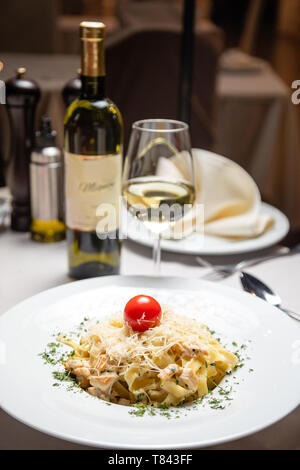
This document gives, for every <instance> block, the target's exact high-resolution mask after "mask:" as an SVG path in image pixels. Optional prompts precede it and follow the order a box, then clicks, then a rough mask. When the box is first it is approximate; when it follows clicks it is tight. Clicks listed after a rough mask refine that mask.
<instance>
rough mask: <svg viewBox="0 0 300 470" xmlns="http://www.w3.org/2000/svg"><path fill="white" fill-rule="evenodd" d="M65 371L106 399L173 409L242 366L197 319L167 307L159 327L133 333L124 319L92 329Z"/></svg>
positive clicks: (77, 345)
mask: <svg viewBox="0 0 300 470" xmlns="http://www.w3.org/2000/svg"><path fill="white" fill-rule="evenodd" d="M58 340H59V341H61V342H62V343H65V344H67V345H69V346H70V347H72V348H73V350H74V352H73V356H72V357H71V358H70V359H68V360H67V361H66V362H65V363H64V366H65V368H66V370H67V371H69V373H70V374H72V375H73V376H74V377H75V378H76V380H77V382H78V383H79V385H80V386H81V387H82V388H84V389H86V390H87V392H88V393H90V394H91V395H94V396H96V397H98V398H101V399H103V400H106V401H109V402H112V403H118V404H122V405H130V404H135V403H144V404H154V405H155V404H158V403H160V404H163V405H165V406H175V405H178V404H183V403H186V402H191V401H194V400H196V399H198V398H200V397H202V396H204V395H206V394H207V393H208V392H209V390H212V389H213V388H214V387H216V386H217V385H218V384H219V383H220V381H221V380H222V378H223V377H224V376H225V375H226V373H228V372H230V371H232V370H233V369H234V368H235V367H236V366H237V364H238V358H237V357H236V356H235V355H234V354H233V353H231V352H229V351H227V350H226V349H224V348H223V347H222V345H221V344H220V343H219V342H218V341H217V340H216V339H215V338H214V337H213V336H212V335H211V333H210V332H209V330H208V329H207V328H206V327H205V326H204V325H201V324H200V323H199V322H197V321H196V320H193V319H190V318H187V317H184V316H180V315H176V314H174V313H173V312H172V310H171V309H170V308H168V307H165V308H163V311H162V318H161V322H160V325H159V326H157V327H155V328H150V329H148V330H147V331H145V332H142V333H140V332H136V331H133V330H132V329H131V328H130V327H129V326H128V324H126V323H125V322H124V320H123V317H122V314H118V315H115V316H113V317H111V318H110V319H109V320H108V321H104V322H101V323H97V324H95V325H93V326H91V327H90V329H89V331H88V333H87V334H86V335H84V336H82V337H81V339H80V342H79V343H76V342H74V341H73V340H69V339H68V338H67V337H65V336H60V337H59V338H58Z"/></svg>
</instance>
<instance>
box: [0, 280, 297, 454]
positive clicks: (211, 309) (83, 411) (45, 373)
mask: <svg viewBox="0 0 300 470" xmlns="http://www.w3.org/2000/svg"><path fill="white" fill-rule="evenodd" d="M141 292H142V293H149V294H151V295H155V296H156V297H157V298H158V300H159V301H160V302H166V303H168V304H170V305H171V306H173V308H174V310H175V311H176V312H178V313H185V314H186V315H190V316H193V317H195V318H198V319H199V320H200V321H203V322H205V323H206V324H207V325H208V326H209V327H210V328H212V329H214V330H216V332H217V333H218V335H219V333H220V335H221V338H223V341H225V343H227V345H229V344H230V345H231V344H232V342H233V341H235V342H237V343H238V344H242V343H243V344H244V343H246V344H248V350H247V353H246V354H247V355H249V356H251V359H249V360H247V361H246V363H245V366H244V367H243V368H240V369H238V370H237V371H236V372H235V374H234V376H228V379H229V383H228V384H227V385H228V386H230V385H231V384H234V383H237V382H238V383H239V385H233V386H234V389H233V392H232V398H233V400H232V401H231V402H230V403H231V406H228V407H227V408H226V409H224V410H213V409H211V407H210V406H208V405H207V403H206V404H204V405H203V404H202V405H199V406H197V407H196V408H195V409H191V410H189V411H188V412H187V413H185V412H182V411H180V416H179V418H177V419H167V418H166V417H164V416H144V417H142V418H141V417H136V416H132V415H130V414H129V411H130V410H132V408H130V407H124V406H120V405H110V406H108V405H107V404H105V402H103V401H101V400H98V399H96V398H94V397H91V396H89V395H88V394H87V393H85V392H82V393H74V392H71V391H67V389H66V388H64V387H62V388H57V387H53V378H52V366H50V365H48V364H46V365H45V364H44V363H43V361H42V359H41V357H40V356H39V355H38V354H39V353H40V352H41V351H43V350H44V347H45V345H46V344H47V343H49V341H53V333H55V332H56V333H57V332H58V330H60V331H69V330H70V328H72V327H73V326H74V325H75V324H79V323H80V322H81V321H82V320H83V318H84V317H85V316H87V315H88V316H89V317H90V318H91V317H95V318H98V319H102V318H104V317H106V316H107V315H109V314H111V313H112V312H114V311H116V310H119V309H120V308H122V307H123V306H124V303H125V302H126V300H128V298H130V297H131V296H132V295H135V294H137V293H141ZM299 339H300V328H299V325H298V323H297V322H295V321H293V320H291V319H289V318H288V317H287V316H285V315H284V314H283V313H281V312H280V311H279V310H277V309H275V308H273V307H271V306H270V305H268V304H267V303H265V302H263V301H261V300H258V299H256V298H254V297H253V296H251V295H249V294H246V293H243V292H242V291H238V290H233V289H230V288H227V287H225V286H221V285H216V284H210V283H208V282H203V281H196V280H187V279H180V278H151V277H131V276H128V277H126V276H125V277H122V276H116V277H106V278H94V279H90V280H85V281H79V282H74V283H70V284H68V285H63V286H61V287H57V288H55V289H51V290H48V291H45V292H43V293H41V294H38V295H36V296H34V297H32V298H30V299H28V300H25V301H24V302H22V303H20V304H18V305H17V306H16V307H14V308H12V309H11V310H10V311H9V312H7V313H6V314H5V315H4V316H2V317H1V318H0V351H2V355H0V377H1V384H2V386H1V387H0V404H1V406H2V407H3V409H4V410H5V411H7V412H8V413H10V414H11V415H12V416H14V417H15V418H17V419H18V420H20V421H22V422H23V423H25V424H27V425H29V426H32V427H33V428H35V429H38V430H40V431H42V432H45V433H48V434H50V435H52V436H55V437H59V438H61V439H66V440H69V441H73V442H76V443H81V444H86V445H90V446H95V447H108V448H117V449H118V448H119V449H120V448H125V449H128V448H130V449H132V448H134V449H147V448H149V449H179V448H194V447H203V446H209V445H212V444H217V443H222V442H226V441H230V440H233V439H238V438H240V437H243V436H246V435H248V434H251V433H254V432H256V431H259V430H261V429H263V428H265V427H266V426H269V425H271V424H272V423H274V422H275V421H278V420H279V419H281V418H282V417H284V416H285V415H286V414H288V413H289V412H290V411H292V410H293V409H294V408H296V407H297V405H298V404H299V396H300V374H299V367H300V365H299V354H298V353H299V351H297V349H296V348H297V345H298V349H299ZM249 340H250V341H251V342H248V341H249ZM297 341H298V342H297ZM5 345H6V360H5V354H4V353H5ZM231 349H233V347H232V346H231ZM297 354H298V355H297ZM297 358H298V360H297ZM250 369H253V370H254V371H253V372H252V373H250ZM234 377H235V378H234ZM213 394H214V395H215V394H218V392H217V391H214V392H213ZM217 396H218V395H217ZM185 414H186V415H185Z"/></svg>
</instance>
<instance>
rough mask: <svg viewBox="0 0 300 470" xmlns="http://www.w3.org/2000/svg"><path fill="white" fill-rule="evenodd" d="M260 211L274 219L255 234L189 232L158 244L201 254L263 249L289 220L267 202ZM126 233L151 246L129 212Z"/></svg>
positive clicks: (277, 239)
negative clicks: (243, 236) (232, 236)
mask: <svg viewBox="0 0 300 470" xmlns="http://www.w3.org/2000/svg"><path fill="white" fill-rule="evenodd" d="M124 211H125V209H124ZM261 212H262V214H268V215H270V216H272V217H273V219H274V221H275V223H274V226H273V227H272V228H271V229H270V230H268V231H267V232H266V233H264V234H263V235H261V236H259V237H257V238H251V239H248V240H229V239H227V238H222V237H214V236H211V235H202V234H198V233H193V234H192V235H190V236H188V237H186V238H184V239H182V240H162V242H161V248H162V250H165V251H171V252H173V253H183V254H188V255H203V256H205V255H212V256H213V255H234V254H241V253H250V252H252V251H258V250H263V249H265V248H268V247H271V246H273V245H275V244H276V243H278V242H280V241H281V240H282V239H283V238H284V237H285V236H286V235H287V233H288V231H289V228H290V224H289V221H288V218H287V217H286V216H285V215H284V214H283V213H282V212H281V211H280V210H278V209H276V208H275V207H273V206H271V205H269V204H266V203H262V207H261ZM124 216H125V215H124ZM126 216H127V215H126ZM127 233H128V237H129V238H130V239H131V240H133V241H135V242H137V243H139V244H141V245H145V246H153V238H152V237H151V234H150V232H149V231H148V230H147V229H146V228H145V227H144V225H143V224H142V223H140V222H139V221H137V220H135V219H134V218H133V217H132V216H131V215H130V214H128V231H127Z"/></svg>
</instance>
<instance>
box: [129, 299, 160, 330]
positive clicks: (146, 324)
mask: <svg viewBox="0 0 300 470" xmlns="http://www.w3.org/2000/svg"><path fill="white" fill-rule="evenodd" d="M160 319H161V306H160V305H159V303H158V302H157V300H155V299H153V297H150V296H149V295H136V296H135V297H132V299H130V300H129V302H127V304H126V306H125V309H124V320H125V322H126V323H127V324H128V325H129V326H130V327H131V328H132V329H133V331H139V332H143V331H146V330H148V329H149V328H154V327H155V326H158V325H159V324H160Z"/></svg>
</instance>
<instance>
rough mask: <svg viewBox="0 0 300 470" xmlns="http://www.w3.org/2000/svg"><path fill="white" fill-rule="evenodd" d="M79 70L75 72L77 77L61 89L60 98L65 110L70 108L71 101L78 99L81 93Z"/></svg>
mask: <svg viewBox="0 0 300 470" xmlns="http://www.w3.org/2000/svg"><path fill="white" fill-rule="evenodd" d="M80 75H81V69H78V70H77V77H74V78H72V79H71V80H69V81H68V82H67V83H66V85H65V86H64V88H63V91H62V97H63V100H64V103H65V106H66V108H68V107H69V106H70V104H71V103H73V101H75V100H77V99H78V98H79V97H80V93H81V78H80Z"/></svg>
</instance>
